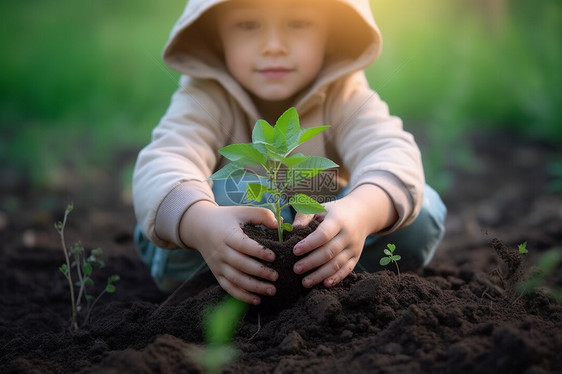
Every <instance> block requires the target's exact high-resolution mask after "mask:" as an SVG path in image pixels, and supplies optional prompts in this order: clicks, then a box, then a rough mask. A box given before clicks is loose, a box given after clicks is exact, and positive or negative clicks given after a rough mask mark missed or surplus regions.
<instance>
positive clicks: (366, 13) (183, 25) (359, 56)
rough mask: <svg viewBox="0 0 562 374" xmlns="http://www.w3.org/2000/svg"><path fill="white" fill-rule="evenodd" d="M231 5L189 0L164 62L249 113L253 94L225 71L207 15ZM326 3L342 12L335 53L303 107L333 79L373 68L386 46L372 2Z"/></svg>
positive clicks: (333, 38)
mask: <svg viewBox="0 0 562 374" xmlns="http://www.w3.org/2000/svg"><path fill="white" fill-rule="evenodd" d="M228 1H236V0H190V1H189V2H188V3H187V5H186V7H185V10H184V12H183V14H182V16H181V17H180V18H179V20H178V21H177V22H176V24H175V26H174V27H173V29H172V31H171V33H170V38H169V39H168V42H167V43H166V45H165V47H164V51H163V59H164V62H165V63H166V64H167V65H168V66H169V67H170V68H172V69H174V70H176V71H178V72H180V73H181V74H186V75H189V76H191V77H194V78H203V79H214V80H217V81H218V82H219V83H220V84H222V85H223V86H224V87H225V89H226V90H228V91H229V92H230V93H231V94H232V95H233V96H234V97H236V98H238V100H239V101H241V104H242V106H243V107H245V109H246V110H247V111H249V112H255V109H254V108H253V105H252V104H250V102H251V101H250V100H249V96H248V95H247V94H246V92H245V91H244V89H242V87H241V86H240V85H239V84H238V83H237V82H236V81H235V80H234V79H233V78H232V76H230V74H229V73H228V71H227V69H226V67H225V64H224V61H223V60H222V57H221V53H220V50H219V47H218V45H219V43H218V38H217V37H216V30H215V25H213V24H212V22H210V21H209V18H210V17H208V15H209V10H211V9H212V8H213V7H215V6H217V5H219V4H221V3H225V2H228ZM264 1H265V0H264ZM267 1H269V0H267ZM324 3H325V4H326V6H331V7H334V8H335V14H337V24H334V25H333V26H332V29H331V34H330V36H329V39H328V44H329V50H330V51H332V52H329V53H327V55H326V60H325V64H324V68H323V70H322V72H321V73H320V75H319V77H318V79H317V80H316V82H315V83H314V84H313V85H312V86H311V87H310V88H309V89H308V90H307V91H306V92H304V93H303V94H302V95H301V97H300V98H299V99H298V100H297V101H298V103H301V104H302V102H304V101H306V99H307V98H309V97H310V96H312V95H313V94H314V93H315V92H318V91H319V90H322V88H323V87H325V86H326V85H328V84H329V83H331V82H333V81H334V80H337V79H338V78H340V77H342V76H344V75H347V74H349V73H352V72H354V71H357V70H361V69H364V68H365V67H367V66H368V65H370V64H371V63H372V62H373V61H375V59H376V58H377V57H378V55H379V53H380V51H381V48H382V37H381V34H380V31H379V29H378V27H377V25H376V23H375V20H374V17H373V14H372V11H371V8H370V5H369V0H323V1H322V6H324ZM298 103H297V107H298Z"/></svg>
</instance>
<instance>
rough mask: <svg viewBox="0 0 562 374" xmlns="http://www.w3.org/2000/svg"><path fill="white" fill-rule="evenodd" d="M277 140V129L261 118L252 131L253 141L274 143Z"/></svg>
mask: <svg viewBox="0 0 562 374" xmlns="http://www.w3.org/2000/svg"><path fill="white" fill-rule="evenodd" d="M274 141H275V130H274V129H273V126H271V125H270V124H269V123H268V122H267V121H264V120H263V119H259V120H258V121H257V122H256V124H255V125H254V130H253V131H252V143H254V144H255V143H265V144H273V142H274Z"/></svg>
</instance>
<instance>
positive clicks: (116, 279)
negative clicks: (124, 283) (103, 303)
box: [107, 274, 121, 283]
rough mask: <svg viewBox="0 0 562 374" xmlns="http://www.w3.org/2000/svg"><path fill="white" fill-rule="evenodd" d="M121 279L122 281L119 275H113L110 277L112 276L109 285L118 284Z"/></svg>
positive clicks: (108, 280)
mask: <svg viewBox="0 0 562 374" xmlns="http://www.w3.org/2000/svg"><path fill="white" fill-rule="evenodd" d="M120 279H121V278H120V277H119V275H117V274H113V275H110V276H109V277H108V278H107V282H108V283H115V282H118V281H119V280H120Z"/></svg>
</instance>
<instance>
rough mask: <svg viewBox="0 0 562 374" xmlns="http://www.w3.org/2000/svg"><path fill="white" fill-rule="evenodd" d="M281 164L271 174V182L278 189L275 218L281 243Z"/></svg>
mask: <svg viewBox="0 0 562 374" xmlns="http://www.w3.org/2000/svg"><path fill="white" fill-rule="evenodd" d="M280 167H281V165H280V164H279V165H276V167H275V171H274V172H273V174H272V175H271V183H272V184H273V187H274V188H275V190H276V191H277V192H276V193H275V218H276V219H277V237H278V239H279V243H283V217H282V216H281V192H280V191H279V189H278V188H277V172H278V171H279V168H280Z"/></svg>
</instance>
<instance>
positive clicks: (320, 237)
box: [293, 220, 339, 256]
mask: <svg viewBox="0 0 562 374" xmlns="http://www.w3.org/2000/svg"><path fill="white" fill-rule="evenodd" d="M338 232H339V227H338V226H337V225H336V224H334V223H332V222H330V221H329V220H326V221H323V222H322V223H320V224H319V225H318V227H317V228H316V230H314V231H313V232H312V233H311V234H310V235H308V236H307V237H306V238H304V239H303V240H301V241H300V242H298V243H297V244H296V245H295V247H294V248H293V253H294V254H295V256H302V255H303V254H305V253H308V252H310V251H312V250H314V249H316V248H318V247H320V246H322V245H324V244H326V243H328V242H329V241H330V240H332V238H334V237H335V236H336V235H337V234H338Z"/></svg>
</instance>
